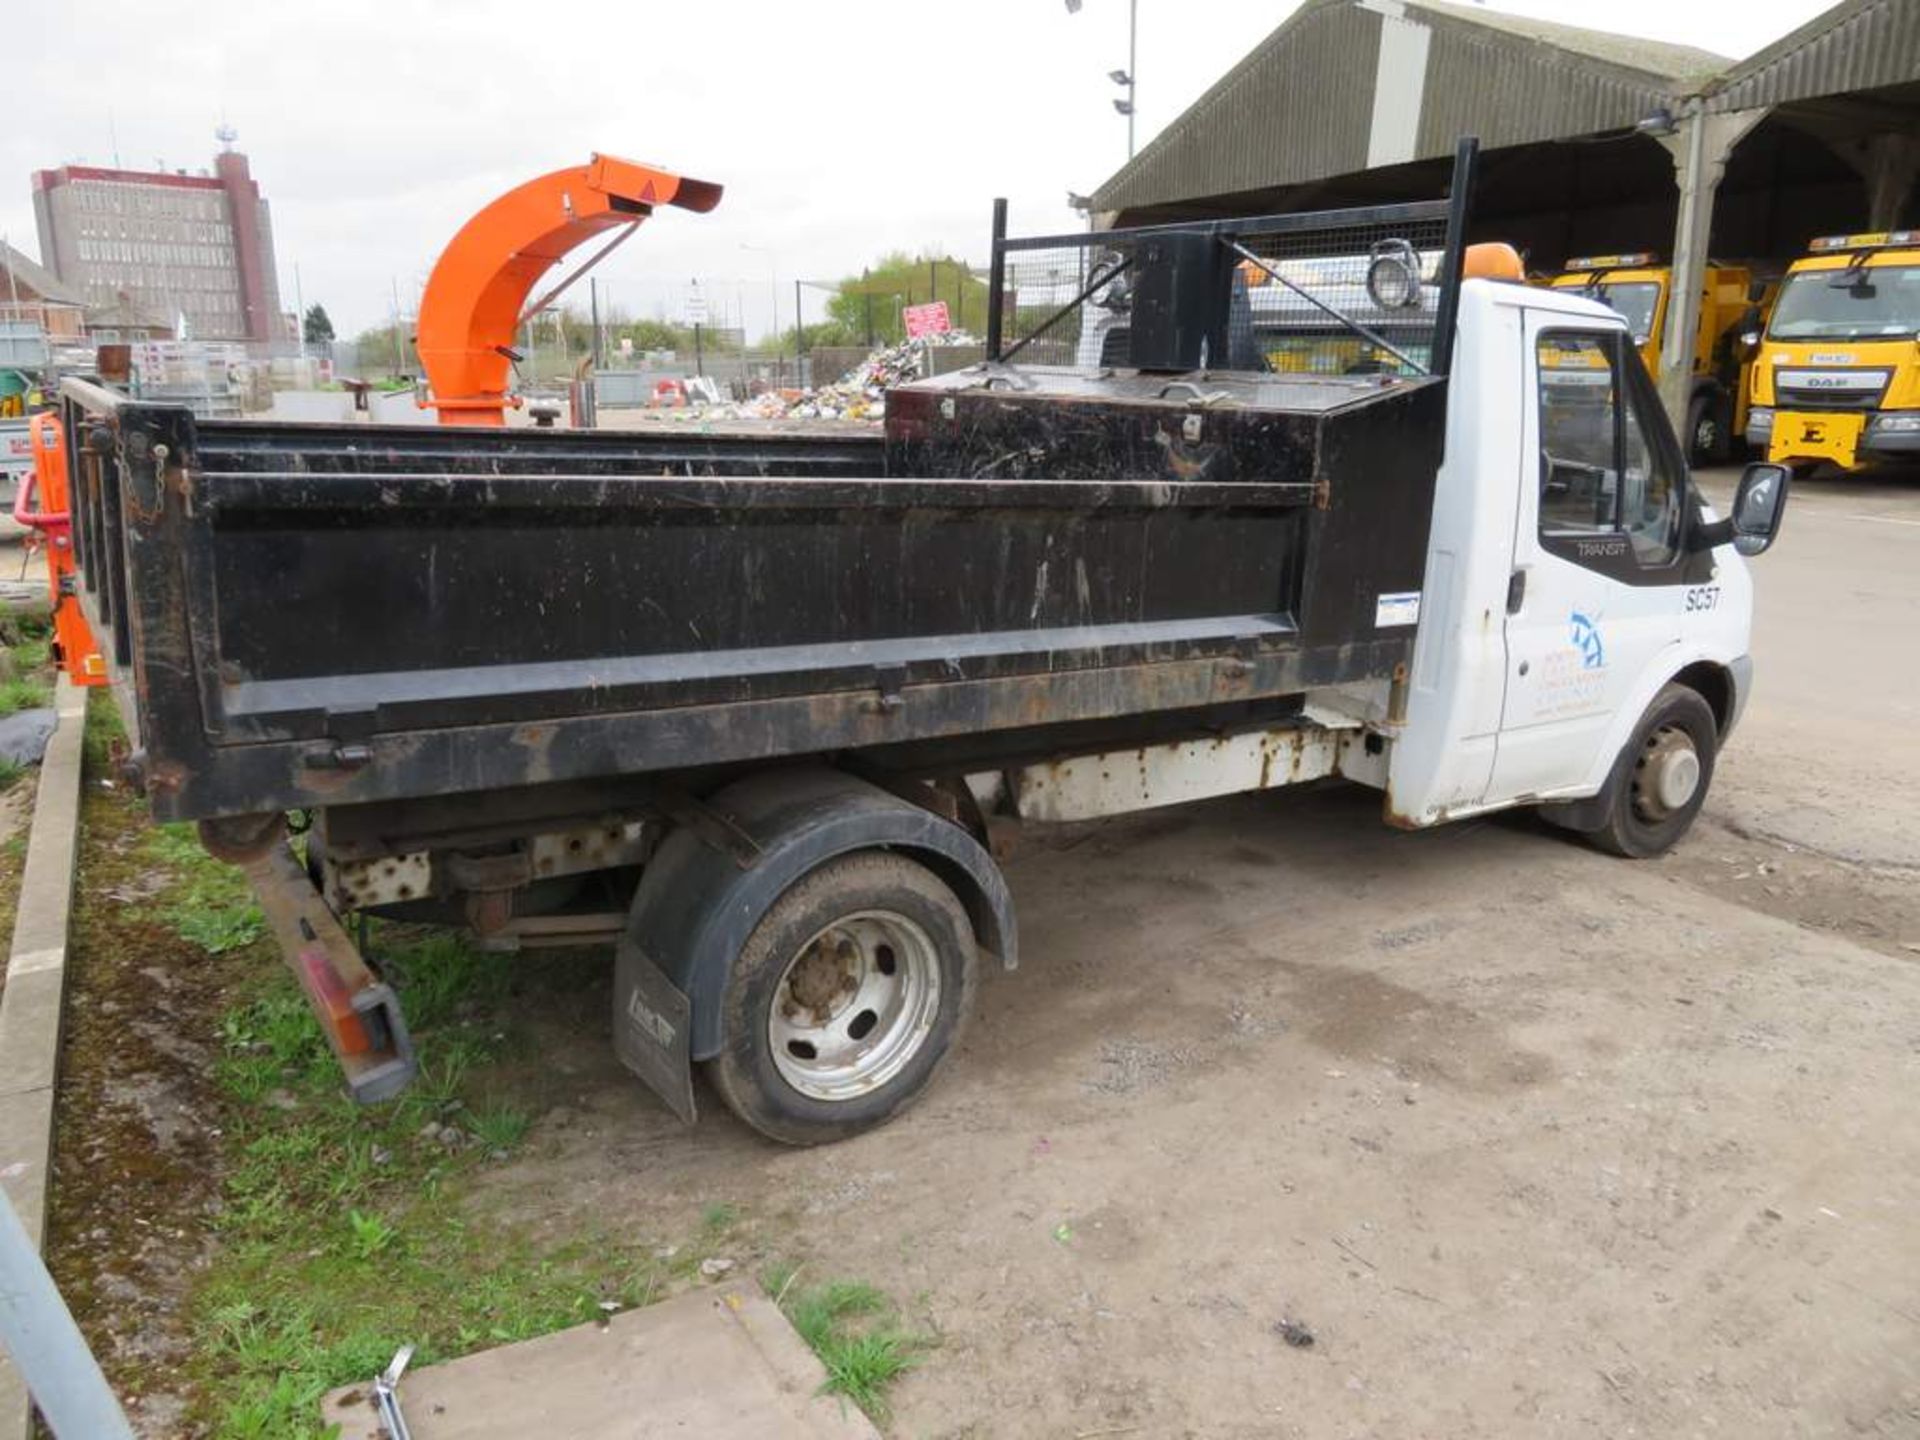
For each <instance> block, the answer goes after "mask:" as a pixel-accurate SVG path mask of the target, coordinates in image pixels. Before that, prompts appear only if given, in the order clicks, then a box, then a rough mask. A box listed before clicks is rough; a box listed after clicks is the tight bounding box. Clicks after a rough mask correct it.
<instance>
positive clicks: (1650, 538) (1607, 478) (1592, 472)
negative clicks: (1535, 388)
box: [1538, 331, 1684, 568]
mask: <svg viewBox="0 0 1920 1440" xmlns="http://www.w3.org/2000/svg"><path fill="white" fill-rule="evenodd" d="M1616 338H1617V337H1616V336H1615V335H1614V334H1613V333H1612V332H1608V333H1606V334H1596V333H1594V332H1591V331H1588V332H1572V331H1559V332H1549V333H1548V334H1545V335H1542V336H1541V337H1540V341H1539V347H1538V356H1539V405H1540V534H1541V536H1542V537H1543V538H1545V539H1554V538H1563V539H1568V540H1580V539H1586V540H1589V541H1591V540H1593V539H1596V538H1599V537H1606V538H1608V539H1610V540H1611V541H1612V545H1611V546H1609V547H1607V549H1606V550H1604V551H1602V550H1597V549H1595V548H1594V547H1593V546H1591V545H1588V546H1586V547H1585V548H1583V549H1581V550H1580V551H1579V552H1578V555H1579V556H1580V557H1594V556H1598V555H1601V554H1603V553H1604V554H1617V555H1621V556H1623V557H1624V554H1625V552H1626V550H1627V548H1628V546H1630V547H1631V549H1632V553H1633V556H1634V558H1635V559H1636V560H1638V561H1639V562H1640V564H1641V565H1642V566H1645V567H1649V568H1652V567H1656V566H1664V565H1667V564H1670V563H1672V562H1673V560H1674V559H1675V558H1677V556H1678V555H1679V541H1680V524H1681V509H1680V500H1681V495H1682V491H1683V485H1684V481H1683V479H1682V476H1681V473H1680V469H1679V465H1678V461H1677V458H1676V457H1675V455H1674V454H1673V453H1671V447H1668V446H1663V445H1661V444H1660V443H1659V442H1658V441H1657V439H1656V438H1655V435H1654V432H1652V431H1651V430H1649V428H1648V421H1649V419H1650V418H1651V417H1652V415H1653V413H1654V411H1655V410H1656V408H1657V406H1658V404H1659V401H1658V398H1657V397H1656V396H1655V394H1654V391H1653V386H1652V384H1651V383H1650V382H1649V381H1648V380H1647V377H1646V374H1645V371H1644V369H1643V368H1642V367H1641V366H1640V365H1639V363H1638V361H1637V359H1636V360H1635V361H1634V363H1632V364H1630V365H1627V366H1624V367H1623V366H1622V365H1621V364H1620V361H1619V354H1620V351H1621V347H1620V346H1618V345H1617V344H1616ZM1616 407H1623V408H1624V413H1617V411H1616ZM1621 537H1624V539H1625V541H1626V542H1627V544H1625V545H1623V544H1622V543H1621Z"/></svg>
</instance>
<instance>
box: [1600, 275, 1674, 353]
mask: <svg viewBox="0 0 1920 1440" xmlns="http://www.w3.org/2000/svg"><path fill="white" fill-rule="evenodd" d="M1580 293H1581V294H1583V295H1591V296H1592V297H1593V298H1594V299H1596V300H1598V301H1599V302H1600V303H1601V304H1602V305H1605V306H1606V307H1607V308H1608V309H1609V310H1612V311H1613V312H1614V313H1615V314H1616V315H1618V316H1620V318H1621V319H1623V320H1625V321H1626V322H1627V329H1628V330H1630V331H1632V332H1633V343H1634V344H1636V345H1644V344H1646V343H1647V341H1649V340H1651V339H1652V338H1653V316H1654V312H1655V311H1656V310H1658V309H1659V308H1660V286H1659V283H1658V282H1657V281H1653V280H1627V281H1617V282H1612V283H1602V284H1599V285H1595V286H1592V287H1591V288H1589V289H1585V290H1582V291H1581V292H1580Z"/></svg>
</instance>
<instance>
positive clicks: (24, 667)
mask: <svg viewBox="0 0 1920 1440" xmlns="http://www.w3.org/2000/svg"><path fill="white" fill-rule="evenodd" d="M7 648H8V650H9V651H10V653H11V654H12V656H13V669H14V673H15V674H17V675H31V674H32V673H34V672H35V671H37V670H45V669H46V668H47V667H48V666H49V665H51V664H53V639H52V636H51V635H30V636H28V637H27V638H26V639H24V640H16V641H15V642H14V643H13V644H12V645H10V646H8V647H7Z"/></svg>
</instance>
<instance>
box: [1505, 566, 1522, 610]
mask: <svg viewBox="0 0 1920 1440" xmlns="http://www.w3.org/2000/svg"><path fill="white" fill-rule="evenodd" d="M1526 599H1527V572H1526V571H1524V570H1516V571H1514V572H1513V574H1511V575H1509V576H1508V577H1507V614H1509V615H1518V614H1519V613H1520V607H1521V605H1523V604H1525V603H1526Z"/></svg>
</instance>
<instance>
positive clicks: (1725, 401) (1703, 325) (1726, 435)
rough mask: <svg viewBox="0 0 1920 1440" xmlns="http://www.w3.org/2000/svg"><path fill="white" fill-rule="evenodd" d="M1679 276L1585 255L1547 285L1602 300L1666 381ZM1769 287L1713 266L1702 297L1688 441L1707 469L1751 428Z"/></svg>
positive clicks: (1636, 261)
mask: <svg viewBox="0 0 1920 1440" xmlns="http://www.w3.org/2000/svg"><path fill="white" fill-rule="evenodd" d="M1672 278H1673V272H1672V270H1671V268H1670V267H1668V266H1666V265H1662V264H1659V263H1657V262H1656V261H1655V258H1654V256H1653V255H1652V254H1651V253H1650V252H1641V253H1637V254H1629V255H1586V256H1580V257H1577V258H1575V259H1572V260H1569V261H1567V265H1566V269H1565V270H1564V271H1563V272H1562V273H1560V274H1558V275H1555V276H1554V277H1553V278H1552V279H1551V280H1549V281H1548V282H1547V284H1548V286H1549V287H1550V288H1552V289H1556V290H1572V291H1576V292H1578V293H1580V294H1583V295H1586V296H1588V297H1589V298H1591V299H1594V300H1598V301H1599V302H1600V303H1601V304H1603V305H1606V306H1607V307H1609V308H1610V309H1612V310H1613V311H1615V312H1616V313H1617V314H1619V315H1620V316H1621V317H1622V318H1623V319H1625V320H1626V322H1627V328H1628V329H1629V330H1630V331H1631V332H1632V333H1633V343H1634V347H1635V348H1636V349H1637V350H1638V351H1639V352H1640V358H1641V360H1642V362H1643V363H1644V364H1645V365H1646V367H1647V373H1648V374H1649V375H1652V376H1655V377H1656V378H1657V377H1658V376H1659V374H1660V352H1661V349H1662V347H1663V346H1664V345H1665V343H1666V321H1667V309H1668V301H1669V294H1670V291H1671V288H1672ZM1769 295H1770V287H1767V286H1765V285H1762V286H1761V287H1758V288H1756V286H1755V284H1754V279H1753V272H1752V271H1751V270H1749V269H1747V268H1746V267H1745V266H1742V265H1720V264H1714V263H1711V262H1710V263H1709V264H1708V265H1707V271H1706V279H1705V283H1704V284H1703V285H1702V287H1701V291H1700V323H1699V326H1698V328H1697V329H1696V331H1695V338H1694V345H1693V391H1692V397H1691V399H1690V401H1689V403H1688V406H1687V423H1686V427H1685V430H1684V432H1683V433H1684V438H1685V440H1686V444H1687V451H1688V454H1689V456H1690V457H1691V458H1692V459H1694V460H1696V461H1702V462H1715V461H1724V460H1728V459H1731V458H1732V455H1733V442H1734V440H1735V438H1736V437H1738V436H1739V435H1741V434H1742V433H1743V432H1744V431H1745V430H1746V428H1747V398H1746V397H1747V374H1746V372H1747V367H1748V365H1749V363H1750V362H1751V359H1752V354H1753V346H1752V344H1751V342H1749V341H1748V340H1747V339H1746V338H1745V337H1746V336H1747V335H1748V334H1749V333H1750V332H1751V329H1752V325H1753V312H1754V308H1755V305H1756V302H1757V303H1759V304H1760V305H1761V307H1762V308H1763V309H1764V305H1765V302H1766V300H1767V299H1768V298H1769Z"/></svg>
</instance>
